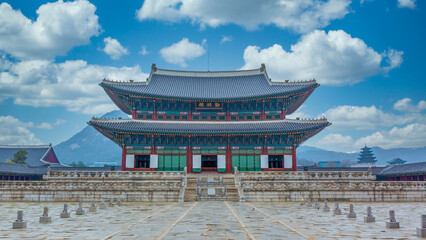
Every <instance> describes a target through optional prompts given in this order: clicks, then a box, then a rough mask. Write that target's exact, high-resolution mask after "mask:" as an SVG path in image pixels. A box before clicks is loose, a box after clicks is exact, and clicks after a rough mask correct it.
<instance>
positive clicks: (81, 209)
mask: <svg viewBox="0 0 426 240" xmlns="http://www.w3.org/2000/svg"><path fill="white" fill-rule="evenodd" d="M84 214H86V211H84V209H83V203H82V202H79V203H78V208H77V211H76V212H75V215H84Z"/></svg>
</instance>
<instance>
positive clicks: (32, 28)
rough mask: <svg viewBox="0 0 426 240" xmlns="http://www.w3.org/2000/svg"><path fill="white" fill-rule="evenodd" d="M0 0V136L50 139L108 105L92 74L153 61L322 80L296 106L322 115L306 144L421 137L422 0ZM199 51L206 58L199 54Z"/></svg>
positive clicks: (425, 134) (412, 143)
mask: <svg viewBox="0 0 426 240" xmlns="http://www.w3.org/2000/svg"><path fill="white" fill-rule="evenodd" d="M190 2H191V1H188V0H163V1H154V0H150V1H120V2H117V1H100V0H99V1H83V0H82V1H58V2H55V1H26V0H14V1H5V2H3V3H1V5H0V144H41V143H45V144H47V143H53V144H58V143H60V142H61V141H64V140H67V139H68V138H69V137H71V136H72V135H74V134H75V133H76V132H78V131H80V130H81V129H82V128H83V127H85V126H86V122H87V121H88V120H90V118H91V116H93V115H95V116H99V115H102V114H104V113H105V112H108V111H111V110H114V109H115V108H116V107H115V106H114V104H113V103H112V101H111V100H110V99H109V98H108V97H107V95H106V94H105V93H104V92H103V91H102V89H101V88H100V87H99V86H98V85H97V84H98V83H99V82H100V81H101V80H102V79H103V78H110V79H116V80H126V81H127V80H129V79H134V80H136V81H143V80H144V79H145V78H146V77H147V76H148V74H149V71H150V67H151V64H152V63H156V64H157V66H158V67H159V68H166V69H178V70H202V71H204V70H207V69H208V67H209V69H210V70H211V71H215V70H236V69H249V68H258V67H260V63H265V64H266V68H267V72H268V74H269V75H270V77H271V78H272V80H273V81H274V80H275V81H282V80H285V79H289V80H293V81H297V80H307V79H310V78H315V79H316V80H317V81H318V82H319V83H320V84H321V86H320V87H319V88H318V89H317V90H316V91H315V92H314V93H313V94H312V95H311V97H310V98H308V100H307V101H306V102H305V104H304V105H303V106H302V108H300V110H299V111H297V112H296V113H295V114H292V115H290V116H288V118H295V117H297V116H299V117H302V118H316V117H319V116H325V117H327V118H328V119H329V120H330V121H331V122H332V123H333V125H332V126H330V127H329V128H327V129H326V130H324V131H323V132H321V133H320V134H318V135H317V136H315V137H314V138H312V139H310V140H308V141H307V142H306V143H305V144H306V145H311V146H316V147H321V148H325V149H330V150H337V151H345V152H350V151H358V149H359V148H360V147H361V146H363V145H364V144H365V143H366V144H368V145H370V146H380V147H383V148H394V147H422V146H425V145H426V102H425V100H426V83H425V80H424V74H423V69H424V66H425V60H424V56H426V44H424V43H425V42H426V14H425V8H426V6H425V5H426V3H425V2H424V1H415V0H386V1H379V0H364V1H358V0H356V1H350V0H328V1H320V0H304V1H296V0H295V1H292V0H286V1H246V0H238V1H226V0H218V1H207V0H200V1H198V2H195V3H190ZM208 56H209V60H210V61H209V63H210V64H209V66H208Z"/></svg>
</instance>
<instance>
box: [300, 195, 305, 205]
mask: <svg viewBox="0 0 426 240" xmlns="http://www.w3.org/2000/svg"><path fill="white" fill-rule="evenodd" d="M303 205H305V200H304V199H303V197H301V199H300V206H303Z"/></svg>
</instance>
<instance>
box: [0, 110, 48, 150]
mask: <svg viewBox="0 0 426 240" xmlns="http://www.w3.org/2000/svg"><path fill="white" fill-rule="evenodd" d="M30 125H32V123H25V122H21V121H20V120H19V119H17V118H15V117H12V116H0V144H16V145H30V144H42V142H41V141H40V140H39V139H38V138H36V136H35V135H34V134H33V133H32V132H31V131H30V130H28V127H30Z"/></svg>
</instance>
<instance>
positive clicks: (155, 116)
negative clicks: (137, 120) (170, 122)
mask: <svg viewBox="0 0 426 240" xmlns="http://www.w3.org/2000/svg"><path fill="white" fill-rule="evenodd" d="M152 101H153V102H154V114H153V116H152V119H153V120H157V107H156V106H155V99H153V100H152Z"/></svg>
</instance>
